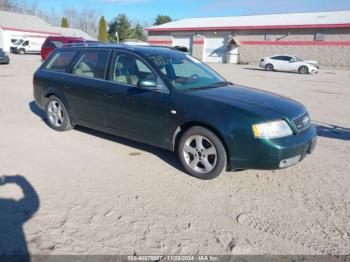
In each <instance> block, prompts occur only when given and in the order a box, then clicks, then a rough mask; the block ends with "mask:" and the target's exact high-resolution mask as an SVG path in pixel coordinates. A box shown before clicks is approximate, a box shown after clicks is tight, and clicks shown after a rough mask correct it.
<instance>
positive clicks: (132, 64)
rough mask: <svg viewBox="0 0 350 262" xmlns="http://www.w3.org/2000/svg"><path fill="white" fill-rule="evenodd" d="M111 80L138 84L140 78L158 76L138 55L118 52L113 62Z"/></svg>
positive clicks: (154, 78)
mask: <svg viewBox="0 0 350 262" xmlns="http://www.w3.org/2000/svg"><path fill="white" fill-rule="evenodd" d="M111 80H112V81H113V82H118V83H121V84H126V85H133V86H137V84H138V82H139V81H140V80H157V76H156V75H155V74H154V73H153V72H152V70H151V69H150V68H149V67H148V66H147V65H146V64H145V63H144V62H143V61H142V60H140V59H138V58H137V57H134V56H132V55H129V54H117V55H116V56H115V57H114V58H113V62H112V76H111Z"/></svg>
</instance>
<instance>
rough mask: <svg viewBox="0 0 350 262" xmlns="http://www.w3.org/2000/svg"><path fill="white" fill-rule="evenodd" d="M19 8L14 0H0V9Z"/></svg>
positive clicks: (14, 9)
mask: <svg viewBox="0 0 350 262" xmlns="http://www.w3.org/2000/svg"><path fill="white" fill-rule="evenodd" d="M19 8H20V7H19V4H18V2H17V1H15V0H0V10H4V11H18V9H19Z"/></svg>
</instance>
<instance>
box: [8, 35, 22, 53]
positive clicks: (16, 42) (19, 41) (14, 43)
mask: <svg viewBox="0 0 350 262" xmlns="http://www.w3.org/2000/svg"><path fill="white" fill-rule="evenodd" d="M12 40H14V41H12ZM23 41H24V40H23V39H22V38H19V39H11V44H10V52H11V53H15V51H16V47H17V46H18V45H20V44H22V43H23Z"/></svg>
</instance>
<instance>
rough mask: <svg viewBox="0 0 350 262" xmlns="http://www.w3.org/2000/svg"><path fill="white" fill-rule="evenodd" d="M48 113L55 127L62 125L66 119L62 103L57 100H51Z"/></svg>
mask: <svg viewBox="0 0 350 262" xmlns="http://www.w3.org/2000/svg"><path fill="white" fill-rule="evenodd" d="M47 113H48V118H49V121H50V123H51V124H52V125H54V126H55V127H61V126H62V125H63V121H64V114H63V109H62V107H61V104H60V103H59V102H58V101H57V100H51V101H50V103H49V105H48V107H47Z"/></svg>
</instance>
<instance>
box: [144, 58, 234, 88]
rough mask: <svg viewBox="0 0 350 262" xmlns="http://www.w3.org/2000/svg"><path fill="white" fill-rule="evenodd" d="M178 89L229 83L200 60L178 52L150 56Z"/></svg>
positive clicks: (210, 86) (209, 86)
mask: <svg viewBox="0 0 350 262" xmlns="http://www.w3.org/2000/svg"><path fill="white" fill-rule="evenodd" d="M148 57H149V58H150V59H151V60H152V62H153V63H154V64H155V65H156V66H157V67H158V68H159V69H160V71H161V72H162V73H163V75H164V76H165V77H166V78H167V79H168V80H169V82H170V83H171V84H172V85H173V87H175V88H176V89H178V90H193V89H200V88H212V87H218V86H222V85H227V82H226V81H225V79H223V78H222V77H221V76H219V75H218V74H217V73H215V72H214V71H213V70H212V69H210V68H209V67H208V66H206V65H205V64H203V63H202V62H200V61H199V60H197V59H195V58H193V57H191V56H189V55H186V54H183V53H180V52H179V53H178V52H173V53H169V54H161V55H160V54H156V55H155V54H152V55H149V56H148Z"/></svg>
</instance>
